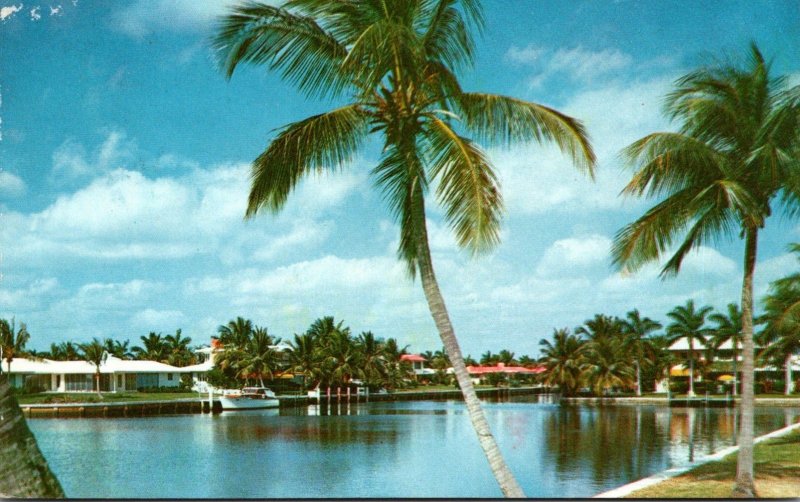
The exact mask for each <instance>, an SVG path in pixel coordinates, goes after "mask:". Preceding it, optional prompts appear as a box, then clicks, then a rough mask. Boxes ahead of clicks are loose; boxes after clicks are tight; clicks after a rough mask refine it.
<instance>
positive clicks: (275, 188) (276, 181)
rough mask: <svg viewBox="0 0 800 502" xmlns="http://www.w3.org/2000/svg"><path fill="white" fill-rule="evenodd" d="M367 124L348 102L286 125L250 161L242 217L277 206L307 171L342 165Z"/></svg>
mask: <svg viewBox="0 0 800 502" xmlns="http://www.w3.org/2000/svg"><path fill="white" fill-rule="evenodd" d="M368 125H369V115H367V114H366V112H364V110H363V109H362V108H361V107H360V106H359V105H348V106H345V107H342V108H339V109H336V110H333V111H331V112H328V113H324V114H320V115H314V116H312V117H309V118H307V119H305V120H302V121H300V122H295V123H293V124H290V125H288V126H286V127H285V128H284V129H283V130H282V131H281V132H280V133H279V134H278V136H277V137H276V138H275V139H274V140H272V142H271V143H270V145H269V147H267V149H266V150H265V151H264V153H262V154H261V155H259V156H258V158H257V159H256V160H255V161H254V162H253V173H252V184H251V188H250V196H249V199H248V205H247V212H246V215H245V217H248V218H249V217H251V216H253V215H255V214H256V213H257V212H258V211H259V210H260V209H262V208H264V207H266V208H268V209H270V210H272V211H278V210H280V209H281V208H282V207H283V205H284V203H285V202H286V199H287V197H288V196H289V193H290V192H291V191H292V190H293V189H294V187H295V185H296V184H297V182H298V181H299V180H300V179H301V178H302V177H303V176H304V175H305V174H307V173H308V172H309V171H311V170H318V171H319V170H323V169H336V168H339V167H341V166H342V164H344V163H345V162H347V161H349V160H350V159H351V158H352V156H353V154H354V153H355V152H356V151H357V149H358V148H359V146H360V145H361V143H362V142H363V140H364V138H365V136H366V134H367V132H368Z"/></svg>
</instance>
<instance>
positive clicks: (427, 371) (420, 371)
mask: <svg viewBox="0 0 800 502" xmlns="http://www.w3.org/2000/svg"><path fill="white" fill-rule="evenodd" d="M400 362H405V363H409V364H410V365H411V369H412V371H414V375H416V376H417V378H419V377H421V376H431V375H435V374H436V370H435V369H433V368H429V367H428V360H427V359H425V357H424V356H422V355H420V354H403V355H402V356H400Z"/></svg>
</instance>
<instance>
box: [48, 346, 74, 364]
mask: <svg viewBox="0 0 800 502" xmlns="http://www.w3.org/2000/svg"><path fill="white" fill-rule="evenodd" d="M50 358H51V359H53V360H54V361H77V360H79V359H80V354H78V347H77V346H76V345H75V344H74V343H72V342H61V343H58V344H55V343H51V344H50Z"/></svg>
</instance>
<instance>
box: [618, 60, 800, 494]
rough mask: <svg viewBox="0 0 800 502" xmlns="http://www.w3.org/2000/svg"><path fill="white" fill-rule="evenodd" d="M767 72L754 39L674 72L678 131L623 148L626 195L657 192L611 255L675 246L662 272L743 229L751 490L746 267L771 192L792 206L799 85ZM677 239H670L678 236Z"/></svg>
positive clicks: (629, 262)
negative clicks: (630, 171) (740, 50)
mask: <svg viewBox="0 0 800 502" xmlns="http://www.w3.org/2000/svg"><path fill="white" fill-rule="evenodd" d="M786 83H787V80H786V79H785V78H782V77H781V78H774V77H772V76H771V75H770V65H769V64H768V63H767V62H766V61H765V59H764V57H763V55H762V54H761V52H760V51H759V49H758V47H756V45H755V44H752V45H751V47H750V51H749V54H748V58H747V60H746V62H745V63H744V64H737V63H733V62H721V63H714V64H711V65H709V66H706V67H703V68H700V69H698V70H695V71H692V72H690V73H688V74H687V75H685V76H683V77H682V78H680V79H679V80H678V81H677V82H676V87H675V90H674V91H672V92H671V93H670V94H669V95H668V96H667V100H666V112H667V114H668V115H669V116H670V117H671V118H672V119H675V120H677V121H679V123H680V127H679V130H678V131H677V132H659V133H653V134H650V135H648V136H645V137H644V138H642V139H640V140H638V141H636V142H634V143H633V144H631V145H630V146H629V147H627V148H626V149H625V151H624V155H625V157H627V159H628V161H629V163H630V164H632V165H634V166H636V167H637V168H638V171H637V172H636V173H635V175H634V176H633V179H632V180H631V181H630V183H629V184H628V185H627V186H626V187H625V189H624V190H623V193H625V194H628V195H637V196H641V195H645V194H646V195H647V196H649V197H659V198H663V200H661V201H660V202H658V203H657V204H656V205H655V206H653V207H652V208H651V209H649V210H648V211H647V212H646V213H645V214H644V215H643V216H642V217H641V218H639V219H638V220H636V221H635V222H633V223H631V224H629V225H628V226H626V227H624V228H623V229H622V230H620V231H619V232H618V233H617V235H616V238H615V242H614V245H613V247H612V254H613V260H614V263H615V264H616V265H618V266H619V267H621V268H623V269H625V270H635V269H637V268H639V267H640V266H642V265H643V264H644V263H646V262H649V261H651V260H655V259H657V258H659V257H661V256H662V255H664V254H665V253H667V252H670V253H674V254H673V255H672V257H671V258H669V259H668V260H667V262H666V264H665V265H664V267H663V269H662V275H664V276H666V275H672V274H677V273H678V271H679V270H680V266H681V263H682V262H683V259H684V258H685V257H686V255H687V254H688V253H689V252H690V251H691V250H692V249H696V248H697V247H699V246H702V245H705V244H707V243H713V242H715V240H716V239H719V238H720V237H725V238H730V237H734V236H739V237H740V238H743V239H744V248H745V249H744V267H743V269H744V273H743V280H742V297H741V310H742V344H743V354H742V365H743V368H742V398H741V406H740V409H741V415H742V421H741V424H742V426H741V428H740V437H739V441H738V444H739V457H738V464H737V470H736V485H735V490H734V491H735V494H737V495H742V496H754V494H755V485H754V483H753V406H754V396H753V360H754V348H753V277H754V273H755V265H756V254H757V248H758V234H759V230H760V229H762V228H763V227H764V225H765V223H766V220H767V218H768V217H769V216H770V215H771V214H772V206H773V203H774V202H775V200H776V199H778V200H779V201H780V203H781V206H782V207H783V208H784V209H789V212H790V214H791V213H796V212H797V211H798V210H800V208H799V207H798V206H800V175H798V169H797V167H798V162H800V156H798V154H797V152H798V149H800V148H798V143H800V120H799V119H798V108H800V86H795V87H793V88H788V87H787V85H786ZM681 235H682V236H683V237H682V238H681V239H682V242H681V243H680V244H679V245H678V246H677V248H673V242H674V241H675V240H676V238H678V237H679V236H681Z"/></svg>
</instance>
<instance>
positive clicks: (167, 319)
mask: <svg viewBox="0 0 800 502" xmlns="http://www.w3.org/2000/svg"><path fill="white" fill-rule="evenodd" d="M186 321H187V318H186V315H185V314H184V313H183V312H181V311H179V310H156V309H152V308H147V309H144V310H142V311H140V312H137V313H136V314H134V315H133V317H132V318H131V323H132V324H133V325H134V326H136V327H138V328H140V329H142V330H148V331H162V330H175V329H178V328H180V326H182V325H184V324H185V323H186Z"/></svg>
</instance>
